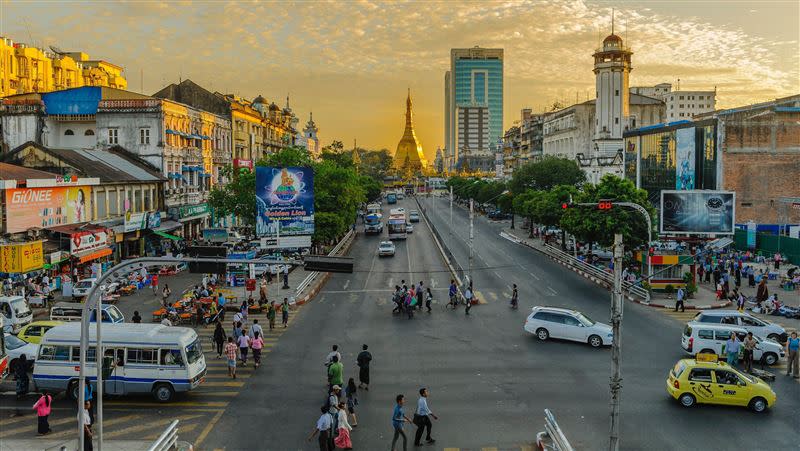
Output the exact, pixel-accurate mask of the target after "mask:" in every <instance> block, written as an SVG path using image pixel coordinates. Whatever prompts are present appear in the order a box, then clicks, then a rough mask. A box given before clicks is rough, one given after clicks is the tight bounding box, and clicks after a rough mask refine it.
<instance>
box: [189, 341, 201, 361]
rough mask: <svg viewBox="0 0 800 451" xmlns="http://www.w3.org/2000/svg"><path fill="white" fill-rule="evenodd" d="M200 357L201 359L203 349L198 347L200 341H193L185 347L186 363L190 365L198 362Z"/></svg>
mask: <svg viewBox="0 0 800 451" xmlns="http://www.w3.org/2000/svg"><path fill="white" fill-rule="evenodd" d="M200 357H203V347H202V346H201V345H200V340H195V341H194V342H193V343H192V344H190V345H189V346H187V347H186V361H188V362H189V364H190V365H191V364H192V363H194V362H196V361H198V360H200Z"/></svg>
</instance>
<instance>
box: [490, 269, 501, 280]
mask: <svg viewBox="0 0 800 451" xmlns="http://www.w3.org/2000/svg"><path fill="white" fill-rule="evenodd" d="M492 272H493V273H494V275H495V276H497V278H498V279H502V278H503V276H501V275H500V273H499V272H497V271H492Z"/></svg>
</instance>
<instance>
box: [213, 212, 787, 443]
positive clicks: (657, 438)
mask: <svg viewBox="0 0 800 451" xmlns="http://www.w3.org/2000/svg"><path fill="white" fill-rule="evenodd" d="M412 202H413V201H409V200H404V201H401V205H403V206H405V207H406V209H408V210H410V209H412V208H416V206H414V205H413V204H412ZM424 202H427V204H426V205H428V206H429V207H428V212H429V217H430V218H431V220H432V221H433V223H434V224H436V226H437V227H439V228H440V231H441V234H442V236H443V237H445V239H446V240H450V238H449V234H448V233H447V231H448V230H449V215H448V208H447V203H446V202H445V201H444V200H442V199H430V200H427V199H426V200H424ZM385 207H387V208H386V209H388V206H385ZM506 225H507V224H506ZM502 226H503V225H502V224H497V223H490V222H488V221H486V220H485V219H484V218H478V219H476V221H475V240H474V243H475V259H474V264H473V273H474V281H475V289H476V291H478V292H479V293H480V294H481V295H482V296H483V298H484V299H486V301H487V304H485V305H479V306H476V307H474V308H473V309H472V315H470V316H469V317H466V316H465V315H464V313H463V310H459V311H458V312H452V311H446V310H444V309H443V303H444V302H446V301H445V299H446V291H444V290H445V288H446V287H447V284H448V279H449V274H448V273H447V272H446V271H445V269H444V265H443V262H442V259H441V257H440V255H439V253H438V250H437V249H436V247H435V245H434V244H433V241H432V236H431V233H430V231H429V230H427V228H426V226H425V224H424V222H421V223H419V224H416V227H415V232H414V233H413V234H412V235H411V236H409V238H408V240H406V241H405V242H402V241H400V242H397V254H396V255H395V257H393V258H382V259H380V258H378V257H377V256H376V251H377V246H378V242H379V241H380V239H379V238H378V237H375V236H363V235H360V236H359V238H358V240H357V241H356V243H355V245H354V246H353V248H352V250H351V256H353V257H355V262H356V272H354V273H353V274H337V275H334V276H333V277H332V278H331V279H330V281H329V282H328V284H327V286H326V287H325V289H324V290H323V291H322V292H321V293H320V294H319V295H318V297H317V298H316V299H315V300H314V301H313V302H312V303H311V304H310V305H309V306H308V309H307V310H306V312H305V313H304V315H303V316H302V317H300V318H299V319H298V321H297V322H296V323H295V326H296V327H294V328H292V329H291V330H289V331H288V332H286V334H284V335H283V337H282V338H281V342H282V343H285V346H281V347H279V348H278V349H276V350H275V351H274V352H273V353H272V354H271V356H270V365H268V366H267V367H264V368H262V369H263V370H264V371H263V372H261V370H259V374H258V375H257V376H256V377H253V378H251V379H250V380H248V383H247V385H246V386H245V388H244V390H243V392H242V393H241V394H240V395H239V396H238V397H237V398H235V399H233V400H232V401H231V403H230V406H229V407H228V409H227V410H226V412H225V414H224V415H223V416H222V418H221V419H220V421H219V422H218V423H217V424H216V426H215V428H214V430H213V431H212V433H211V434H209V437H208V438H207V439H206V442H205V446H206V447H208V448H225V449H229V450H231V449H257V448H258V449H278V450H284V449H287V450H288V449H314V448H315V446H316V444H315V443H307V442H305V441H304V440H305V437H306V436H307V434H309V433H310V432H311V430H312V429H313V426H314V424H315V421H316V419H317V417H318V416H319V406H320V405H322V403H323V401H324V399H325V387H324V385H325V377H324V367H323V359H324V357H325V355H326V354H327V352H328V351H329V350H330V346H331V345H332V344H334V343H336V344H339V345H340V348H341V351H342V354H343V360H344V363H345V378H348V377H353V376H356V375H357V368H356V366H355V357H356V354H357V353H358V352H359V351H360V346H361V344H362V343H367V344H369V345H370V351H371V352H372V354H373V356H374V361H373V366H372V379H373V380H372V382H373V384H372V387H371V390H370V391H369V392H364V391H361V392H360V404H359V406H358V410H357V413H358V415H359V427H358V428H357V429H356V430H355V431H354V433H353V442H354V445H355V446H356V447H357V448H359V449H387V448H388V446H389V444H390V441H391V425H390V417H391V409H392V407H393V401H394V397H395V395H396V394H398V393H404V394H405V395H406V396H407V398H408V401H409V403H408V404H410V406H409V407H408V411H409V413H413V406H414V405H415V402H416V399H417V396H416V393H417V390H418V389H419V387H421V386H425V387H429V389H430V393H431V395H430V398H429V405H430V407H431V409H432V410H433V411H434V412H435V413H437V415H439V416H440V420H439V421H436V422H434V434H433V435H434V437H435V438H436V439H437V443H436V446H435V447H430V446H428V447H426V448H428V449H429V448H435V449H443V448H468V449H479V448H483V447H497V448H498V449H520V446H525V445H530V444H531V443H532V441H533V440H534V437H535V434H536V432H537V431H539V430H541V429H542V426H543V420H542V416H543V413H542V412H543V409H545V408H550V409H551V410H552V411H553V412H554V413H555V414H556V415H557V418H558V420H559V422H560V424H561V425H562V427H563V429H564V430H565V432H566V433H567V435H568V437H569V438H570V440H571V441H572V443H573V444H574V445H575V446H576V447H577V448H578V449H600V448H604V447H605V446H607V440H608V428H609V419H608V405H609V404H608V403H609V389H608V375H609V374H610V366H611V365H610V352H609V350H608V349H607V348H605V349H600V350H595V349H592V348H590V347H589V346H587V345H582V344H578V343H567V342H555V341H550V342H546V343H541V342H538V341H537V340H536V339H534V338H533V337H531V336H529V335H527V334H526V333H525V332H524V331H523V330H522V324H523V322H524V317H525V315H526V310H527V309H528V308H529V307H530V306H532V305H536V304H547V305H560V306H567V307H572V308H576V309H580V310H581V311H583V312H585V313H586V314H588V315H589V316H590V317H592V318H594V319H595V320H598V321H603V322H608V318H609V305H610V304H609V294H608V292H606V291H605V290H603V289H600V288H598V287H596V286H595V285H593V284H591V283H590V282H588V281H586V280H584V279H583V278H581V277H579V276H577V275H575V274H573V273H571V272H566V271H565V270H564V269H563V268H562V267H561V266H558V265H556V264H554V263H552V262H550V261H549V260H547V259H545V258H544V257H542V256H541V255H539V254H537V253H535V252H534V251H531V250H530V249H527V248H523V247H521V246H519V245H516V244H514V243H512V242H510V241H507V240H505V239H502V238H501V237H499V231H500V229H501V227H502ZM468 230H469V229H468V220H467V214H466V212H465V211H464V210H463V209H460V208H455V209H454V227H453V232H454V235H453V238H452V243H451V245H450V246H451V249H452V250H453V252H454V254H455V256H456V258H458V259H459V260H460V261H461V263H462V266H463V267H464V268H467V266H468V263H467V256H468V246H467V240H468ZM385 233H386V232H384V235H385ZM401 279H405V280H406V281H409V280H414V281H417V282H418V281H419V280H420V279H421V280H424V281H425V283H426V285H429V284H432V285H433V286H434V287H435V288H436V290H435V293H434V294H435V299H436V300H437V303H436V305H435V306H434V309H433V313H431V314H427V313H424V314H418V315H416V316H415V318H414V319H413V320H408V319H406V318H403V317H399V316H393V315H391V312H390V311H391V305H390V303H389V301H388V298H389V295H390V287H392V286H393V285H394V284H396V283H399V281H400V280H401ZM512 283H517V284H518V285H519V290H520V299H521V308H520V310H519V311H512V310H510V309H509V308H508V305H507V299H508V298H509V296H510V290H511V288H510V286H511V284H512ZM681 329H682V326H681V324H680V323H679V322H677V321H675V320H673V319H672V318H669V317H666V316H664V315H662V314H660V313H659V312H656V311H653V310H651V309H649V308H647V307H643V306H639V305H634V304H626V306H625V319H624V327H623V342H622V344H623V369H622V374H623V377H624V380H623V392H622V403H623V405H622V417H621V424H622V434H621V436H622V447H623V448H624V449H632V450H633V449H636V450H640V449H659V450H665V449H703V450H713V449H733V448H744V449H772V450H774V449H789V448H792V447H796V446H797V426H798V420H797V417H796V411H797V408H798V404H800V391H799V390H798V384H793V383H791V382H790V381H786V380H784V379H782V378H779V380H778V381H777V382H776V383H775V387H776V391H777V392H778V396H779V401H778V404H777V406H776V407H775V409H774V410H773V411H772V412H770V413H768V414H766V415H755V414H752V413H750V412H748V411H747V410H744V409H738V408H725V407H700V408H696V409H691V410H686V409H683V408H681V407H680V406H679V405H678V404H677V403H676V402H674V401H673V400H671V398H669V397H668V396H667V394H666V392H665V390H664V383H665V382H664V381H665V378H666V374H667V371H668V369H669V368H670V367H671V366H672V365H673V364H674V363H675V361H676V360H677V359H678V358H680V357H681V350H680V348H679V346H680V345H679V339H680V333H681ZM792 415H795V416H794V417H793V416H792ZM743 422H745V423H743ZM745 424H746V425H748V426H752V427H747V428H745V427H744V426H745ZM254 425H264V428H263V430H261V429H258V428H256V429H254V428H253V426H254ZM412 429H413V428H409V429H408V430H409V432H411V431H412Z"/></svg>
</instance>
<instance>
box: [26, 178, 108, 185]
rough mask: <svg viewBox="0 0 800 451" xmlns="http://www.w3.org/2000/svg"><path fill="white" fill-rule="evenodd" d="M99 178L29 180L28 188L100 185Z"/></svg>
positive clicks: (27, 181)
mask: <svg viewBox="0 0 800 451" xmlns="http://www.w3.org/2000/svg"><path fill="white" fill-rule="evenodd" d="M99 184H100V178H99V177H78V176H77V175H65V176H58V177H55V178H52V179H27V180H26V181H25V186H27V187H28V188H51V187H54V186H56V187H57V186H79V185H80V186H86V185H99Z"/></svg>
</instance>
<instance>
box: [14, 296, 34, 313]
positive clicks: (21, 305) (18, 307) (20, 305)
mask: <svg viewBox="0 0 800 451" xmlns="http://www.w3.org/2000/svg"><path fill="white" fill-rule="evenodd" d="M11 306H12V307H14V312H16V314H17V316H28V315H30V313H31V309H29V308H28V303H27V302H25V299H22V298H17V299H14V300H13V301H11Z"/></svg>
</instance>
